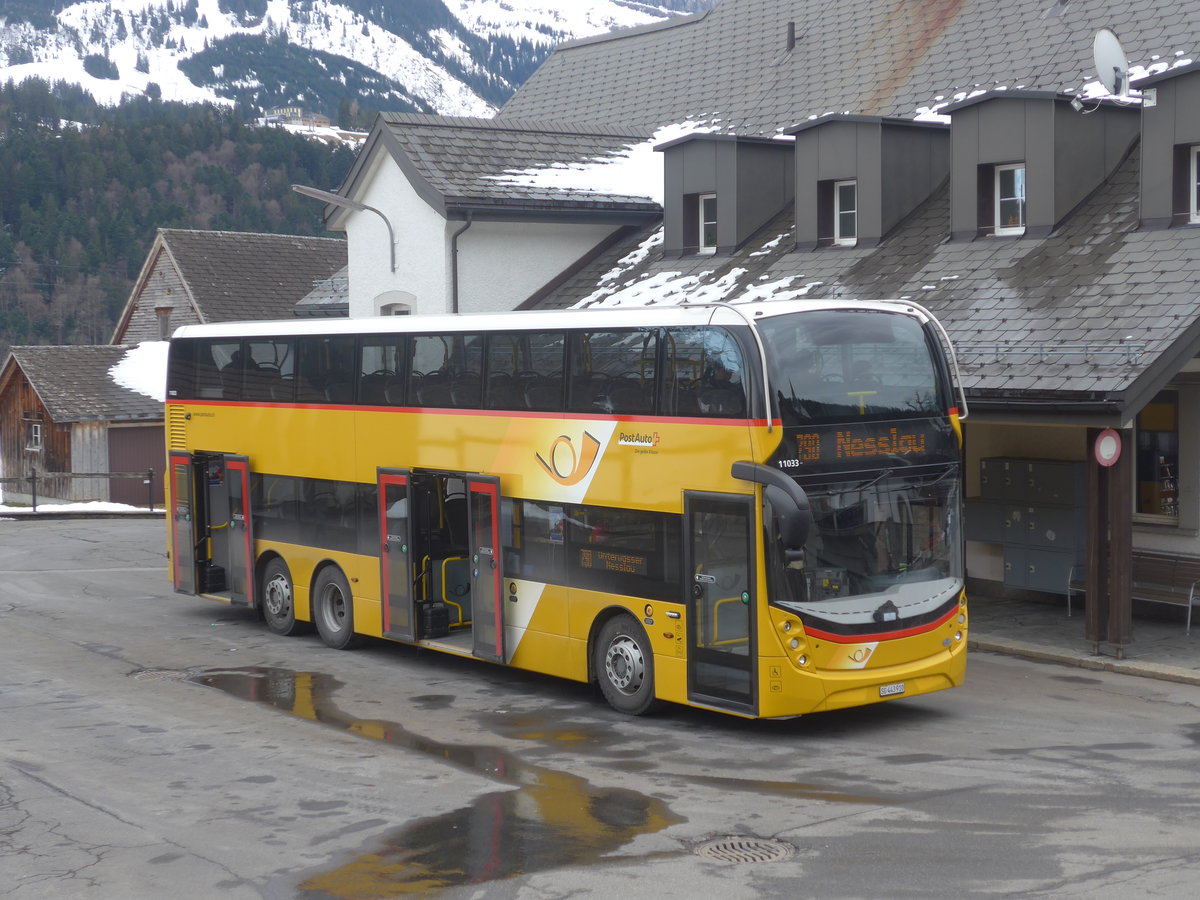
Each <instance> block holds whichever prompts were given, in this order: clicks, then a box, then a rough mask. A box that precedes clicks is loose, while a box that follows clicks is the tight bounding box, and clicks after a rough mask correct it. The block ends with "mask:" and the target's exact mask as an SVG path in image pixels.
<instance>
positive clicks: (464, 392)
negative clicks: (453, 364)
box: [450, 372, 483, 409]
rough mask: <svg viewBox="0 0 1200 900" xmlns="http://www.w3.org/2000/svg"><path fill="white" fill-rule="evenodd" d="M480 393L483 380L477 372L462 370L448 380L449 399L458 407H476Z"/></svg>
mask: <svg viewBox="0 0 1200 900" xmlns="http://www.w3.org/2000/svg"><path fill="white" fill-rule="evenodd" d="M482 394H483V380H482V377H481V376H480V374H479V373H478V372H464V373H463V374H461V375H455V376H454V378H453V379H452V380H451V381H450V399H451V400H452V401H453V403H454V405H455V406H456V407H458V408H459V409H477V408H478V407H479V405H480V403H481V401H482V399H483V397H482Z"/></svg>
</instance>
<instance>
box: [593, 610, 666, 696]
mask: <svg viewBox="0 0 1200 900" xmlns="http://www.w3.org/2000/svg"><path fill="white" fill-rule="evenodd" d="M594 662H595V668H596V679H597V680H598V681H599V682H600V690H601V692H602V693H603V694H604V699H605V700H607V701H608V702H609V705H610V706H612V708H613V709H615V710H617V712H622V713H625V714H626V715H630V716H640V715H642V714H644V713H647V712H650V711H651V710H653V709H654V708H655V707H656V706H657V705H658V704H657V703H656V702H655V700H654V652H653V649H652V648H651V647H650V640H649V638H647V637H646V632H645V631H643V630H642V627H641V626H640V625H639V624H638V623H637V622H636V621H634V619H633V618H632V617H631V616H627V615H620V616H615V617H614V618H612V619H609V620H608V621H607V622H605V623H604V626H603V627H602V628H601V629H600V634H599V635H598V636H597V638H596V644H595V660H594Z"/></svg>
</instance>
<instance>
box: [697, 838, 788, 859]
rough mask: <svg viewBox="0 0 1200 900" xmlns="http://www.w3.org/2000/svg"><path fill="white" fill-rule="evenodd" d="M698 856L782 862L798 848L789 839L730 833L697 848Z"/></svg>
mask: <svg viewBox="0 0 1200 900" xmlns="http://www.w3.org/2000/svg"><path fill="white" fill-rule="evenodd" d="M694 852H695V854H696V855H697V856H703V857H705V858H707V859H719V860H721V861H723V862H739V863H745V862H781V861H783V860H785V859H791V858H792V857H793V856H795V855H796V848H795V847H794V846H793V845H791V844H789V843H788V842H787V841H777V840H775V839H773V838H757V837H746V836H744V835H730V836H729V837H721V838H713V839H712V840H710V841H705V842H704V843H702V844H700V845H699V846H697V847H696V849H695V851H694Z"/></svg>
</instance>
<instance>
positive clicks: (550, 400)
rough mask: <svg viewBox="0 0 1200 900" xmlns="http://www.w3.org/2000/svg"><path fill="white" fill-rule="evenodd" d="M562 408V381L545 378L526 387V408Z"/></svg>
mask: <svg viewBox="0 0 1200 900" xmlns="http://www.w3.org/2000/svg"><path fill="white" fill-rule="evenodd" d="M561 407H562V380H561V379H558V378H545V379H542V380H540V381H536V382H533V383H531V384H528V385H526V386H525V408H526V409H540V410H557V409H560V408H561Z"/></svg>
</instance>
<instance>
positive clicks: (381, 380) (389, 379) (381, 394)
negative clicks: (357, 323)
mask: <svg viewBox="0 0 1200 900" xmlns="http://www.w3.org/2000/svg"><path fill="white" fill-rule="evenodd" d="M404 347H405V342H404V337H403V336H402V335H398V334H384V335H368V336H367V337H364V338H363V340H362V352H361V354H360V358H359V377H358V402H359V403H361V404H363V405H364V406H401V405H403V404H404V374H405V372H406V365H405V360H404Z"/></svg>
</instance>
